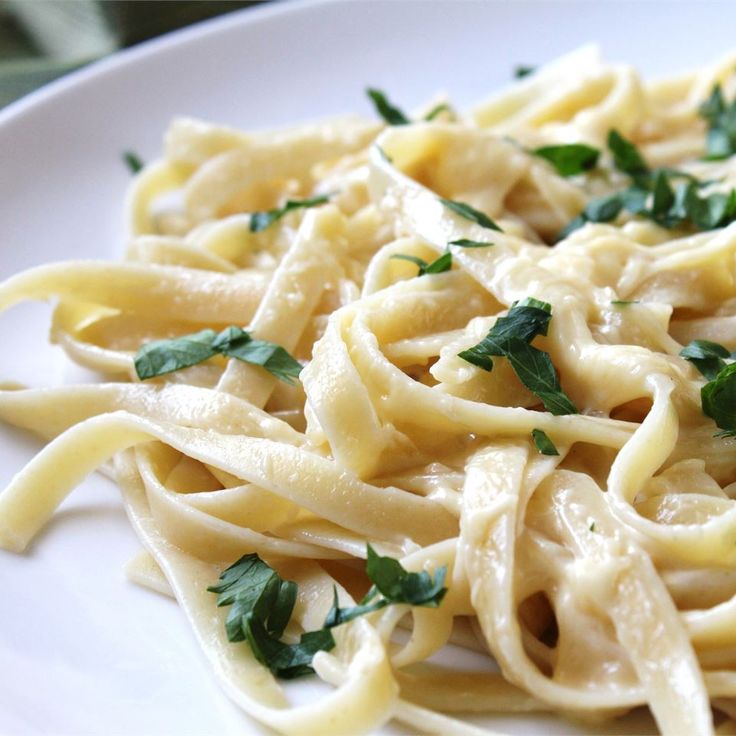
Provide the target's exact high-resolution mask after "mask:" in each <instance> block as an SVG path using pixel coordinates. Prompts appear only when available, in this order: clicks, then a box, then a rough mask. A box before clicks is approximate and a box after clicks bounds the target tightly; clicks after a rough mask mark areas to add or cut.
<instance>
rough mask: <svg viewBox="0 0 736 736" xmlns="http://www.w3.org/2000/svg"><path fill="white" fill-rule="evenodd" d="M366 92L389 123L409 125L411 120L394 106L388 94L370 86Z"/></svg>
mask: <svg viewBox="0 0 736 736" xmlns="http://www.w3.org/2000/svg"><path fill="white" fill-rule="evenodd" d="M366 94H367V95H368V97H370V98H371V100H372V101H373V104H374V105H375V107H376V112H377V113H378V114H379V115H380V116H381V117H382V118H383V119H384V120H385V121H386V122H387V123H388V124H389V125H407V124H408V123H410V122H411V120H409V118H408V117H406V115H404V113H403V112H402V111H401V110H399V108H398V107H394V106H393V105H392V104H391V103H390V102H389V101H388V98H387V97H386V95H385V94H384V93H383V92H381V90H378V89H372V88H370V87H369V88H368V89H367V90H366Z"/></svg>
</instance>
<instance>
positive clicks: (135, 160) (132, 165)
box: [123, 151, 145, 174]
mask: <svg viewBox="0 0 736 736" xmlns="http://www.w3.org/2000/svg"><path fill="white" fill-rule="evenodd" d="M123 161H124V162H125V164H126V165H127V167H128V168H129V169H130V173H131V174H137V173H138V172H139V171H140V170H141V169H142V168H143V167H144V165H145V164H144V163H143V160H142V159H141V157H140V156H139V155H138V154H137V153H136V152H135V151H123Z"/></svg>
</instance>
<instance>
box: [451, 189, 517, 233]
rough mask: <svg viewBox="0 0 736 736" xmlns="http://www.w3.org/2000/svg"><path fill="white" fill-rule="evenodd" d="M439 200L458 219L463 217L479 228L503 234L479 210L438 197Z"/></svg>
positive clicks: (463, 203) (464, 203)
mask: <svg viewBox="0 0 736 736" xmlns="http://www.w3.org/2000/svg"><path fill="white" fill-rule="evenodd" d="M439 200H440V202H442V204H444V205H445V207H447V208H448V209H450V210H452V211H453V212H454V213H455V214H456V215H460V217H464V218H465V219H466V220H470V221H471V222H475V223H477V224H478V225H480V226H481V227H485V228H488V229H489V230H498V231H499V232H503V231H502V230H501V228H500V227H499V226H498V225H496V223H495V222H493V220H491V218H490V217H488V215H486V214H485V213H484V212H481V211H480V210H476V209H475V207H471V206H470V205H469V204H467V203H466V202H455V201H454V200H452V199H443V198H442V197H439Z"/></svg>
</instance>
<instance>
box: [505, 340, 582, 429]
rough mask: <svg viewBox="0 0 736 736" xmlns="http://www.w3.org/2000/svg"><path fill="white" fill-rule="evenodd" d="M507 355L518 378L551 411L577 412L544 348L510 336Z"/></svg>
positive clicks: (562, 412) (558, 412) (553, 412)
mask: <svg viewBox="0 0 736 736" xmlns="http://www.w3.org/2000/svg"><path fill="white" fill-rule="evenodd" d="M506 357H507V358H508V361H509V363H511V367H512V368H513V369H514V373H516V375H517V376H518V377H519V380H520V381H521V382H522V383H523V384H524V386H526V387H527V388H528V389H529V390H530V391H531V392H532V393H533V394H535V395H536V396H538V397H539V398H540V399H541V400H542V403H543V404H544V408H545V409H546V410H547V411H549V412H551V413H552V414H557V415H559V414H577V413H578V410H577V409H576V408H575V404H573V403H572V401H570V398H569V397H568V396H567V394H566V393H565V392H564V391H563V390H562V387H561V386H560V379H559V377H558V376H557V371H556V370H555V367H554V366H553V365H552V359H551V358H550V357H549V355H548V354H547V353H545V352H544V351H543V350H538V349H537V348H535V347H532V346H531V345H530V344H529V343H528V342H524V341H523V340H520V339H519V338H518V337H512V338H510V339H509V341H508V342H507V344H506Z"/></svg>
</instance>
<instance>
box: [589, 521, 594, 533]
mask: <svg viewBox="0 0 736 736" xmlns="http://www.w3.org/2000/svg"><path fill="white" fill-rule="evenodd" d="M588 531H591V532H594V531H595V522H594V521H591V522H590V526H589V527H588Z"/></svg>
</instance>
